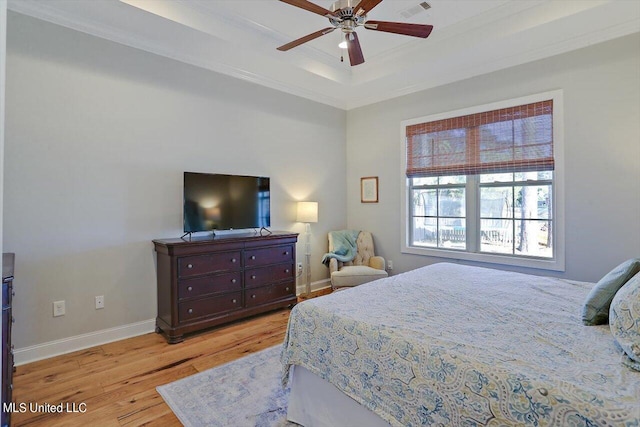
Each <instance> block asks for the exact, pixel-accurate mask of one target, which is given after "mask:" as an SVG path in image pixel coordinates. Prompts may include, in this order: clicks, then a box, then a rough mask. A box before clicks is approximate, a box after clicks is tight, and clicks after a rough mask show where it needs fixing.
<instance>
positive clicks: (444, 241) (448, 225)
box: [438, 218, 467, 249]
mask: <svg viewBox="0 0 640 427" xmlns="http://www.w3.org/2000/svg"><path fill="white" fill-rule="evenodd" d="M438 246H439V247H441V248H448V249H466V248H467V236H466V230H465V223H464V219H461V218H441V219H440V230H439V235H438Z"/></svg>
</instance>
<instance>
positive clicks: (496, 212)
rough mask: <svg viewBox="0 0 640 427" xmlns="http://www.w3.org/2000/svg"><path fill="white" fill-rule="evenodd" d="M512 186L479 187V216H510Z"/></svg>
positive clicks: (511, 214) (511, 213)
mask: <svg viewBox="0 0 640 427" xmlns="http://www.w3.org/2000/svg"><path fill="white" fill-rule="evenodd" d="M512 203H513V196H512V187H483V188H480V217H481V218H511V217H512V216H513V212H512V210H511V205H512Z"/></svg>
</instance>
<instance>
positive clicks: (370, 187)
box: [360, 176, 378, 203]
mask: <svg viewBox="0 0 640 427" xmlns="http://www.w3.org/2000/svg"><path fill="white" fill-rule="evenodd" d="M360 202H361V203H378V177H377V176H366V177H364V178H360Z"/></svg>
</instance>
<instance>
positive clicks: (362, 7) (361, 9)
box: [356, 0, 382, 16]
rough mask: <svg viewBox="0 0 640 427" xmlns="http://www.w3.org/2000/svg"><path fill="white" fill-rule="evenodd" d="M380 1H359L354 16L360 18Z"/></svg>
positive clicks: (380, 0)
mask: <svg viewBox="0 0 640 427" xmlns="http://www.w3.org/2000/svg"><path fill="white" fill-rule="evenodd" d="M381 2H382V0H361V1H360V3H358V5H357V6H356V15H357V16H361V15H364V14H365V13H367V12H369V11H370V10H371V9H373V8H374V7H376V6H377V5H378V4H380V3H381Z"/></svg>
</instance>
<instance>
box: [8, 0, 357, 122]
mask: <svg viewBox="0 0 640 427" xmlns="http://www.w3.org/2000/svg"><path fill="white" fill-rule="evenodd" d="M8 9H10V10H11V11H13V12H17V13H21V14H23V15H27V16H31V17H33V18H36V19H40V20H43V21H46V22H50V23H52V24H56V25H60V26H63V27H66V28H70V29H72V30H76V31H80V32H83V33H86V34H89V35H92V36H96V37H100V38H103V39H106V40H109V41H112V42H116V43H119V44H122V45H125V46H129V47H133V48H136V49H140V50H143V51H146V52H150V53H153V54H156V55H160V56H164V57H167V58H170V59H173V60H176V61H179V62H184V63H187V64H190V65H194V66H196V67H199V68H204V69H207V70H210V71H215V72H218V73H221V74H225V75H228V76H231V77H235V78H238V79H241V80H244V81H247V82H250V83H255V84H258V85H261V86H265V87H268V88H271V89H275V90H278V91H281V92H285V93H288V94H291V95H295V96H300V97H302V98H306V99H309V100H312V101H316V102H319V103H322V104H326V105H329V106H332V107H336V108H339V109H342V110H344V109H345V108H346V102H345V101H344V100H342V99H340V98H337V97H334V96H330V95H326V94H324V93H320V92H318V91H315V90H310V89H307V88H306V87H301V86H299V85H296V84H293V83H291V82H290V81H281V80H277V79H274V78H271V77H268V76H265V75H262V74H258V73H255V72H253V71H251V70H247V69H244V68H240V67H236V66H233V65H229V64H226V63H223V62H221V61H213V60H206V59H203V58H202V57H200V56H197V55H190V54H188V53H186V52H185V51H183V50H179V49H171V48H169V47H167V46H165V45H162V44H159V43H155V42H153V41H150V40H148V39H143V38H141V37H140V36H138V35H136V34H133V33H130V32H128V31H125V30H122V29H121V28H116V27H113V26H109V25H107V24H104V23H102V22H96V21H92V20H90V19H87V18H86V17H79V16H76V15H72V14H69V13H66V12H65V11H61V10H60V9H57V8H54V7H51V6H49V5H48V4H47V2H41V1H37V0H20V1H15V0H10V2H9V7H8Z"/></svg>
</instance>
